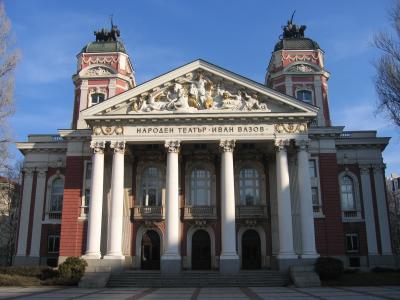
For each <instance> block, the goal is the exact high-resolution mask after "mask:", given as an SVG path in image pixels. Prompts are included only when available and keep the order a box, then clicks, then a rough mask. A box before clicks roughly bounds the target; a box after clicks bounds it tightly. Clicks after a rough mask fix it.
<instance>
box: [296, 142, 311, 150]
mask: <svg viewBox="0 0 400 300" xmlns="http://www.w3.org/2000/svg"><path fill="white" fill-rule="evenodd" d="M295 143H296V146H297V147H299V151H308V148H309V147H310V140H295Z"/></svg>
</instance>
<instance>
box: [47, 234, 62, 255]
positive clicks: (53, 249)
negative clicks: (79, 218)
mask: <svg viewBox="0 0 400 300" xmlns="http://www.w3.org/2000/svg"><path fill="white" fill-rule="evenodd" d="M59 251H60V235H58V234H51V235H49V236H48V237H47V252H48V253H58V252H59Z"/></svg>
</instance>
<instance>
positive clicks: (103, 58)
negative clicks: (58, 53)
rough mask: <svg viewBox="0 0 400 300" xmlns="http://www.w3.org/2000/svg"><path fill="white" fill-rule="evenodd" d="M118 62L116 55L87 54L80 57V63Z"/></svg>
mask: <svg viewBox="0 0 400 300" xmlns="http://www.w3.org/2000/svg"><path fill="white" fill-rule="evenodd" d="M116 62H118V57H115V56H89V57H82V64H89V65H92V64H107V65H111V64H113V63H116Z"/></svg>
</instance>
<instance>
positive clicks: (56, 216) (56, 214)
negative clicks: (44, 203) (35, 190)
mask: <svg viewBox="0 0 400 300" xmlns="http://www.w3.org/2000/svg"><path fill="white" fill-rule="evenodd" d="M61 217H62V213H61V211H48V212H46V220H47V221H61Z"/></svg>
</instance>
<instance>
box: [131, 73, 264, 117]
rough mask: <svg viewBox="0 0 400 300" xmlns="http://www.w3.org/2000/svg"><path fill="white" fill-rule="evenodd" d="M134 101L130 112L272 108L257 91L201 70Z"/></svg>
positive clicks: (140, 96)
mask: <svg viewBox="0 0 400 300" xmlns="http://www.w3.org/2000/svg"><path fill="white" fill-rule="evenodd" d="M131 101H132V103H131V105H130V106H129V108H128V111H127V113H130V114H134V113H143V112H156V111H178V112H193V111H199V110H234V111H265V112H270V111H271V110H270V109H269V108H268V106H267V104H266V103H263V101H262V100H260V99H259V95H258V94H257V93H254V92H253V93H250V92H249V91H248V90H246V89H245V88H242V87H236V86H233V85H232V84H229V83H225V82H224V81H223V80H216V79H214V78H211V77H208V76H206V75H204V74H203V72H198V71H196V72H191V73H188V74H186V75H184V76H181V77H180V78H177V79H175V81H174V82H172V83H167V84H164V85H163V86H160V87H158V88H155V89H153V90H152V91H150V92H145V93H143V94H141V95H139V96H137V97H134V98H132V99H131Z"/></svg>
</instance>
